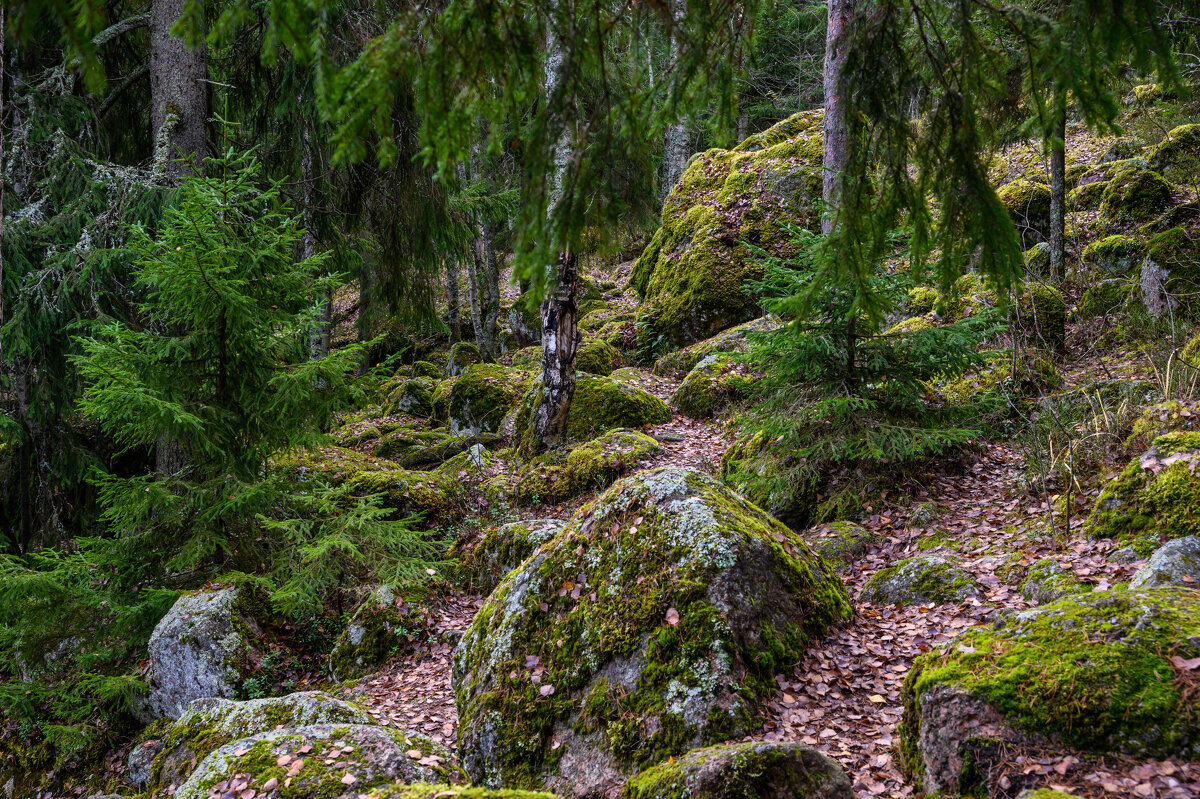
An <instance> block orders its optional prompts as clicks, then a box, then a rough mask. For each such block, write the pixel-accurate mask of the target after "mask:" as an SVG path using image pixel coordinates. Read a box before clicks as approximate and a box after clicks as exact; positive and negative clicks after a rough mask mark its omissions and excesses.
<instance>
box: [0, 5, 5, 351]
mask: <svg viewBox="0 0 1200 799" xmlns="http://www.w3.org/2000/svg"><path fill="white" fill-rule="evenodd" d="M4 16H5V12H4V6H3V5H0V243H2V242H3V241H4V111H5V108H4ZM0 327H4V248H3V247H0ZM3 365H4V341H3V339H0V369H3V368H4V366H3Z"/></svg>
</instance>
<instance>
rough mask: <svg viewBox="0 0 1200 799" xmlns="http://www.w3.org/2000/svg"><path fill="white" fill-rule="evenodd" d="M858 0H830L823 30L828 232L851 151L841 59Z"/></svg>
mask: <svg viewBox="0 0 1200 799" xmlns="http://www.w3.org/2000/svg"><path fill="white" fill-rule="evenodd" d="M856 1H857V0H829V27H828V28H827V30H826V33H825V162H824V175H825V185H824V190H823V191H822V194H821V197H822V199H823V200H824V203H825V209H824V212H823V214H822V219H821V232H822V233H825V234H829V233H830V232H831V231H832V230H833V223H834V220H835V218H836V216H837V207H838V205H839V203H840V201H841V194H842V172H843V171H844V170H845V168H846V161H847V160H848V157H849V152H850V138H849V126H848V124H847V119H846V107H845V103H843V102H842V101H841V74H842V61H843V60H844V58H845V54H846V49H845V41H844V40H845V37H846V34H847V33H848V30H847V29H848V28H849V27H850V19H851V17H853V15H854V6H855V3H856Z"/></svg>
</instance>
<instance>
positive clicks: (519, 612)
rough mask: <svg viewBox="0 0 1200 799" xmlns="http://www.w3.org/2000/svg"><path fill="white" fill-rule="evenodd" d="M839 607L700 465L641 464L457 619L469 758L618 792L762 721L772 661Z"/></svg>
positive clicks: (508, 771) (562, 784)
mask: <svg viewBox="0 0 1200 799" xmlns="http://www.w3.org/2000/svg"><path fill="white" fill-rule="evenodd" d="M850 613H851V609H850V604H849V601H848V599H847V597H846V593H845V589H844V588H843V586H842V584H841V582H840V580H838V578H837V577H836V576H835V575H833V573H832V572H831V571H830V569H829V567H828V566H826V565H825V564H824V563H822V562H821V560H820V559H819V558H818V557H817V556H816V555H814V554H813V553H812V551H811V550H810V549H809V547H808V545H807V544H806V543H805V542H804V540H803V539H801V538H799V537H798V536H796V535H794V534H793V533H792V532H791V531H789V530H788V529H787V528H786V527H784V526H783V525H781V524H780V523H779V522H777V521H776V520H775V519H772V518H771V517H770V516H767V515H766V514H765V513H763V512H762V511H761V510H759V509H758V508H757V507H755V506H753V505H751V504H750V503H748V502H746V501H745V500H743V499H742V498H740V497H739V496H737V495H736V494H733V493H732V492H730V491H729V490H727V489H725V488H724V487H722V486H721V485H720V484H719V483H717V482H715V481H714V480H712V479H711V478H709V477H707V476H705V475H702V474H700V473H699V472H695V471H691V470H683V469H675V468H661V469H653V470H650V471H646V472H642V473H640V474H638V475H636V476H634V477H631V478H627V479H625V480H622V481H620V482H618V483H617V484H616V485H614V486H613V487H612V488H611V489H610V490H609V491H607V492H606V493H605V494H603V495H602V496H601V497H599V498H598V499H597V500H595V501H594V502H592V503H591V504H589V505H585V506H584V507H583V508H582V509H581V510H580V512H579V513H578V514H577V515H576V516H575V517H574V518H573V519H572V520H571V523H570V524H569V525H568V526H567V528H566V529H564V530H563V531H562V533H560V534H559V535H558V536H556V537H555V538H554V539H552V540H551V541H549V542H548V543H545V544H543V545H542V546H541V547H540V548H539V549H538V550H537V552H536V553H535V554H534V555H533V557H531V558H530V559H529V560H527V561H526V562H525V563H524V564H522V566H521V567H520V568H519V569H517V570H516V571H513V572H511V573H510V574H509V575H508V576H507V577H505V578H504V580H503V582H501V583H500V585H499V587H497V588H496V590H495V591H494V592H493V593H492V595H491V597H490V598H489V600H488V603H487V604H486V605H485V606H484V607H483V609H482V610H481V611H480V612H479V614H478V615H477V616H476V617H475V620H474V622H472V624H471V626H470V628H468V630H467V633H466V635H465V636H464V637H463V640H462V641H461V643H460V644H459V646H458V648H457V649H456V650H455V653H454V685H455V697H456V705H457V708H458V715H459V720H460V727H459V731H460V732H459V735H460V741H459V751H460V753H461V755H462V759H463V765H464V767H465V768H466V769H467V772H468V773H469V774H470V775H471V777H472V779H474V780H475V781H476V782H479V783H482V784H484V785H488V786H495V785H500V784H504V785H507V786H509V787H535V786H544V787H546V788H549V789H551V790H555V791H559V792H561V793H563V794H564V795H567V796H591V795H598V794H601V793H604V792H607V791H609V790H613V789H614V788H615V787H617V786H618V785H619V784H620V783H621V782H622V781H624V779H625V778H626V777H627V776H628V775H629V774H631V773H634V772H636V771H638V770H640V769H641V768H643V767H645V766H648V765H652V764H654V763H657V762H660V761H662V760H664V759H666V758H667V757H670V756H673V755H675V756H677V755H679V754H682V753H683V752H685V751H687V750H688V749H691V748H693V747H695V746H697V745H702V744H709V743H715V742H719V741H722V740H728V739H730V738H736V737H739V736H741V735H745V734H746V733H748V732H749V731H751V730H753V729H757V727H758V725H759V724H760V723H761V716H760V715H759V714H760V713H761V708H762V706H763V704H762V703H763V700H764V699H765V698H766V697H767V695H768V694H769V693H770V692H771V691H772V690H774V685H775V684H774V679H773V676H774V674H775V673H776V672H777V671H778V670H779V669H781V668H786V667H788V666H789V665H790V664H793V663H795V662H796V661H797V660H798V659H799V657H800V655H801V654H802V653H803V651H804V650H805V648H806V647H807V646H808V644H809V643H810V642H811V641H812V640H814V639H815V638H816V637H818V636H820V635H821V634H822V633H823V632H824V631H825V630H826V629H828V627H829V626H830V625H831V624H833V623H834V622H836V621H838V620H840V619H844V618H846V617H848V616H849V615H850Z"/></svg>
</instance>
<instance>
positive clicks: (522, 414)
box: [514, 373, 671, 453]
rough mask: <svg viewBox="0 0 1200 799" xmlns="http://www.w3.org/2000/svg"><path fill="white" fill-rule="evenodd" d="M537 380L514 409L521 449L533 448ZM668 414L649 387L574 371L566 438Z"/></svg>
mask: <svg viewBox="0 0 1200 799" xmlns="http://www.w3.org/2000/svg"><path fill="white" fill-rule="evenodd" d="M541 392H542V387H541V382H540V381H539V382H536V383H534V386H533V388H532V389H531V390H530V391H529V393H527V394H526V395H525V398H524V399H523V400H522V401H521V405H520V407H519V408H518V409H517V416H516V440H515V441H514V444H516V446H517V448H518V449H519V450H520V451H521V452H524V453H530V452H532V451H533V449H534V448H533V446H532V445H533V435H534V431H533V427H532V423H533V411H534V408H536V407H537V405H538V404H539V403H540V402H541V396H542V395H541ZM670 418H671V409H670V408H668V407H667V403H665V402H663V401H662V400H660V399H659V398H658V397H656V396H654V395H653V394H651V393H650V392H649V391H645V390H643V389H640V388H637V387H635V386H630V385H627V384H625V383H622V382H620V381H617V380H613V379H612V378H609V377H601V376H599V375H589V374H583V373H580V374H577V375H576V378H575V396H574V398H573V399H572V400H571V409H570V411H569V412H568V414H567V438H568V439H569V440H570V441H588V440H589V439H593V438H596V437H597V436H600V435H603V434H604V433H607V432H609V431H610V430H616V429H618V428H622V427H628V428H638V427H648V426H650V425H656V424H662V423H663V422H665V421H667V420H668V419H670Z"/></svg>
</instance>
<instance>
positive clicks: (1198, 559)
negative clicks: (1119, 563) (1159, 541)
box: [1129, 535, 1200, 590]
mask: <svg viewBox="0 0 1200 799" xmlns="http://www.w3.org/2000/svg"><path fill="white" fill-rule="evenodd" d="M1164 586H1180V587H1182V588H1192V589H1194V590H1200V536H1194V535H1189V536H1187V537H1186V538H1176V539H1175V540H1173V541H1168V542H1167V543H1165V544H1163V545H1162V546H1161V547H1159V548H1158V549H1156V550H1154V554H1153V555H1151V556H1150V559H1149V560H1148V561H1146V563H1145V564H1144V565H1143V566H1142V567H1141V568H1140V569H1138V570H1137V573H1136V574H1134V575H1133V579H1132V580H1130V581H1129V587H1130V588H1162V587H1164Z"/></svg>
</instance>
